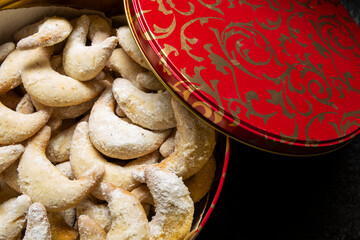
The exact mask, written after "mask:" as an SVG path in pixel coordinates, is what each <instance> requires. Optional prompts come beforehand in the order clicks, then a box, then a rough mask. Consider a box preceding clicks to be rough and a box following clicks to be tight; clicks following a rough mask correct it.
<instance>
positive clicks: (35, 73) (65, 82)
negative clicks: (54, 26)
mask: <svg viewBox="0 0 360 240" xmlns="http://www.w3.org/2000/svg"><path fill="white" fill-rule="evenodd" d="M52 49H53V48H51V47H47V48H41V47H40V48H36V49H34V50H33V51H34V53H33V54H32V55H31V56H29V57H28V63H27V64H26V66H24V68H23V70H22V72H21V78H22V82H23V84H24V87H25V89H26V91H27V92H28V94H29V95H30V96H31V97H32V98H33V99H35V100H36V101H38V102H40V103H42V104H44V105H46V106H51V107H67V106H72V105H78V104H81V103H83V102H87V101H89V100H91V99H93V98H95V97H97V96H98V95H99V94H100V93H101V91H102V90H103V89H104V87H105V83H104V82H103V81H98V80H92V81H88V82H80V81H78V80H76V79H73V78H71V77H68V76H65V75H61V74H60V73H58V72H56V71H55V70H54V69H52V67H51V63H50V56H51V54H52V51H53V50H52Z"/></svg>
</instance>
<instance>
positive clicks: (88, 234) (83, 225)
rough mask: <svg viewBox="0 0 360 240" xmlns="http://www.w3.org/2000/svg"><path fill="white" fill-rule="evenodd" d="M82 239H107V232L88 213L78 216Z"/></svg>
mask: <svg viewBox="0 0 360 240" xmlns="http://www.w3.org/2000/svg"><path fill="white" fill-rule="evenodd" d="M78 227H79V234H80V240H105V239H106V232H105V231H104V229H102V228H101V226H100V225H99V224H97V223H96V222H95V221H94V220H92V219H91V218H90V217H89V216H87V215H80V216H79V218H78Z"/></svg>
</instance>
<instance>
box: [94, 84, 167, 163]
mask: <svg viewBox="0 0 360 240" xmlns="http://www.w3.org/2000/svg"><path fill="white" fill-rule="evenodd" d="M115 104H116V102H115V99H114V96H113V93H112V90H111V86H109V87H107V89H106V90H105V91H104V92H103V93H102V94H101V96H100V97H99V99H98V100H97V101H96V103H95V104H94V106H93V108H92V110H91V113H90V118H89V130H90V139H91V142H92V144H93V145H94V146H95V147H96V149H98V150H99V151H100V152H101V153H103V154H104V155H106V156H109V157H112V158H118V159H133V158H137V157H141V156H144V155H146V154H148V153H151V152H153V151H155V150H157V149H158V148H159V147H160V145H161V144H162V143H163V142H164V141H165V139H166V138H167V136H168V135H169V134H170V131H169V130H166V131H150V130H147V129H144V128H142V127H139V126H137V125H135V124H131V123H128V122H127V121H124V120H123V119H122V118H119V117H118V116H116V114H115V112H114V111H115Z"/></svg>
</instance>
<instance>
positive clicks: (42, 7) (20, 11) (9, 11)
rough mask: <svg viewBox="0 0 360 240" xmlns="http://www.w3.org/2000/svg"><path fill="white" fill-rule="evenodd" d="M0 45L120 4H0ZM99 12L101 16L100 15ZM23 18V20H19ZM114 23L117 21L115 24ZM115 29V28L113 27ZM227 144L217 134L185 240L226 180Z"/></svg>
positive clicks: (117, 9) (63, 0)
mask: <svg viewBox="0 0 360 240" xmlns="http://www.w3.org/2000/svg"><path fill="white" fill-rule="evenodd" d="M0 11H2V12H1V14H0V29H1V34H0V44H2V43H4V42H6V41H11V40H12V39H11V36H12V35H13V33H14V32H15V31H16V30H17V29H19V28H21V27H23V26H25V25H27V24H29V23H33V22H36V21H39V20H40V19H42V18H43V17H45V16H53V15H58V16H63V17H69V18H74V17H77V16H80V15H81V14H84V13H85V14H93V13H97V14H105V15H106V16H107V17H112V16H117V15H122V14H123V12H124V8H123V4H122V2H121V1H116V0H106V1H85V0H75V1H67V0H57V1H51V3H50V1H45V0H41V1H32V0H30V1H8V0H0ZM99 11H100V12H99ZM19 16H24V17H19ZM114 21H115V22H114V25H117V24H124V23H125V21H126V19H125V18H115V19H114ZM116 21H118V22H117V23H116ZM115 27H116V26H115ZM229 151H230V140H229V138H228V137H226V136H225V135H222V134H218V141H217V145H216V148H215V158H216V162H217V169H216V174H215V179H214V182H213V184H212V187H211V190H210V191H209V193H208V194H207V195H206V196H205V197H204V198H203V199H202V200H201V201H200V202H198V203H196V205H195V215H194V221H193V227H192V231H191V232H190V233H189V235H188V236H187V237H186V239H195V238H196V236H197V235H198V234H199V232H200V230H201V229H202V228H203V227H204V225H205V223H206V221H207V219H208V218H209V217H210V215H211V212H212V210H213V208H214V206H215V204H216V202H217V200H218V197H219V195H220V193H221V189H222V184H223V181H224V179H225V175H226V169H227V163H228V161H229Z"/></svg>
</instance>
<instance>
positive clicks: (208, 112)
mask: <svg viewBox="0 0 360 240" xmlns="http://www.w3.org/2000/svg"><path fill="white" fill-rule="evenodd" d="M148 2H149V3H148V9H146V13H144V15H145V16H144V18H146V14H152V12H154V11H156V12H157V14H158V17H159V16H161V18H162V20H161V21H160V23H161V24H158V23H153V25H152V26H150V33H149V34H147V35H149V36H150V37H148V39H147V40H149V41H160V40H163V42H166V44H163V45H161V43H160V47H161V49H159V52H160V55H161V59H160V65H162V66H164V69H165V68H167V67H169V66H168V64H169V62H170V61H171V58H175V57H179V56H181V55H183V54H185V55H186V57H188V58H189V59H191V61H192V63H193V64H184V65H183V66H178V67H179V71H178V72H177V74H179V75H180V76H181V78H182V79H184V81H182V82H177V83H170V84H171V87H172V89H173V90H174V91H177V92H181V94H182V95H183V97H184V98H185V99H184V100H185V101H186V100H187V99H190V97H191V96H192V95H194V94H199V95H201V96H204V98H205V99H206V98H208V99H211V101H210V102H213V103H214V104H210V105H209V104H208V103H205V102H204V100H203V99H201V100H194V101H193V102H192V103H191V105H192V106H193V107H195V108H202V109H203V110H202V112H203V115H204V116H205V117H206V118H211V119H212V121H213V122H214V123H215V124H216V123H219V122H221V121H222V118H223V117H224V116H225V115H226V114H229V116H230V118H231V119H232V121H231V123H229V127H233V126H236V125H239V124H240V123H241V122H242V120H241V119H246V120H248V121H249V122H251V121H250V120H251V119H256V121H259V122H260V123H261V124H262V125H264V126H266V125H267V124H269V122H270V121H275V120H274V119H280V118H279V115H281V117H282V118H285V119H286V121H288V122H291V123H292V124H290V125H291V126H292V127H291V128H292V129H291V130H288V131H285V130H281V129H280V130H279V136H280V140H279V141H282V142H288V143H290V144H291V143H294V142H296V141H298V139H299V138H301V139H302V141H304V142H305V144H306V145H309V146H310V145H311V146H316V145H317V141H318V139H316V137H315V138H314V136H312V129H313V128H314V126H315V123H316V124H319V123H320V124H322V123H323V122H326V124H328V125H330V126H331V128H332V129H333V131H334V132H336V135H337V137H338V139H339V141H342V140H341V139H342V138H343V137H344V136H346V135H348V134H349V132H352V131H354V129H358V128H359V125H360V119H359V118H360V105H359V104H355V103H354V107H352V108H347V109H346V110H345V111H343V112H341V111H339V103H338V101H337V100H336V99H340V102H341V99H346V98H347V97H348V96H349V95H350V94H352V95H359V96H360V84H359V83H357V82H356V78H357V77H359V73H360V70H359V69H360V64H357V65H356V64H354V63H353V62H354V59H355V60H356V61H358V62H360V45H359V39H358V38H359V33H358V32H356V33H354V28H351V27H349V26H353V25H354V24H355V23H353V22H351V20H350V18H349V16H348V15H347V14H346V13H344V11H340V13H339V14H337V13H336V12H335V11H332V12H331V11H330V12H326V11H323V9H329V6H330V8H332V9H338V7H339V2H338V1H335V0H319V1H302V0H292V1H284V0H281V1H280V0H278V1H273V0H263V1H260V0H257V1H255V0H239V1H234V0H216V1H207V0H194V1H180V0H167V1H164V0H149V1H148ZM320 5H326V6H327V7H326V8H325V7H324V8H321V7H319V6H320ZM232 9H243V10H245V9H246V10H247V11H253V13H254V14H255V13H258V12H259V14H260V13H261V11H263V12H266V13H267V15H266V17H263V18H261V19H260V18H257V17H255V18H244V19H247V20H246V21H236V20H231V21H229V13H230V12H231V10H232ZM319 9H320V11H319ZM199 12H201V13H203V14H199ZM159 13H160V14H159ZM247 14H249V13H247ZM256 16H259V15H256ZM184 19H185V20H184ZM235 19H236V18H235ZM166 23H168V25H166ZM299 23H300V24H299ZM301 24H306V27H311V31H310V30H309V29H307V30H304V28H302V27H301ZM195 25H196V26H200V28H199V31H198V33H194V26H195ZM203 29H205V30H206V31H207V32H208V33H209V32H210V33H211V38H212V39H211V41H210V40H209V41H208V42H206V41H204V39H201V32H202V31H203ZM305 29H306V28H305ZM205 30H204V31H205ZM189 33H191V34H189ZM174 35H175V36H174ZM269 36H273V37H272V39H270V38H269ZM274 36H276V39H275V40H274ZM174 38H175V39H177V42H176V43H174V42H173V41H166V40H167V39H174ZM205 40H206V39H205ZM295 48H296V49H297V51H296V52H294V49H295ZM198 49H201V51H198ZM309 49H312V52H311V51H309ZM314 58H318V59H319V58H322V59H323V60H324V62H326V64H327V65H324V64H322V62H321V61H314ZM288 59H291V60H288ZM339 59H341V61H343V62H349V63H351V62H352V64H353V65H354V66H355V68H357V69H353V71H350V70H348V69H347V70H345V71H344V70H343V68H342V67H341V66H340V67H339V66H338V63H339ZM209 65H210V66H212V68H213V69H214V70H215V72H216V74H214V76H210V77H209V75H207V73H206V71H207V70H208V67H207V66H209ZM269 66H272V68H273V69H274V71H269ZM259 69H260V70H259ZM329 69H330V70H329ZM262 70H265V71H262ZM164 71H165V70H164ZM239 72H241V78H243V79H245V78H246V79H254V81H258V82H259V83H266V84H267V86H273V88H269V89H266V90H263V92H260V91H259V88H254V89H251V88H250V89H248V90H247V92H243V89H242V88H243V85H242V84H247V83H246V81H248V80H246V81H245V80H244V81H243V80H242V79H240V78H239V76H240V75H239V74H238V73H239ZM167 74H172V73H171V72H170V71H168V72H167ZM356 74H357V75H356ZM220 76H223V77H226V78H227V81H230V82H231V81H232V85H231V86H232V88H233V89H234V92H235V93H234V94H232V95H227V94H226V92H225V94H224V90H223V89H221V85H222V81H223V79H221V78H220ZM229 79H230V80H229ZM299 79H300V81H299ZM301 79H303V80H304V79H306V80H304V81H302V80H301ZM180 85H181V86H184V85H186V87H187V88H186V89H185V90H183V89H182V88H179V86H180ZM264 92H265V93H266V94H264ZM302 96H304V97H302ZM351 99H355V98H351ZM357 99H360V97H359V98H357ZM259 103H266V104H268V106H269V108H267V107H264V106H260V105H261V104H259ZM356 105H357V106H356ZM339 114H340V115H341V116H339ZM212 115H213V116H212ZM332 119H337V120H332ZM300 122H301V123H300Z"/></svg>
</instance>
